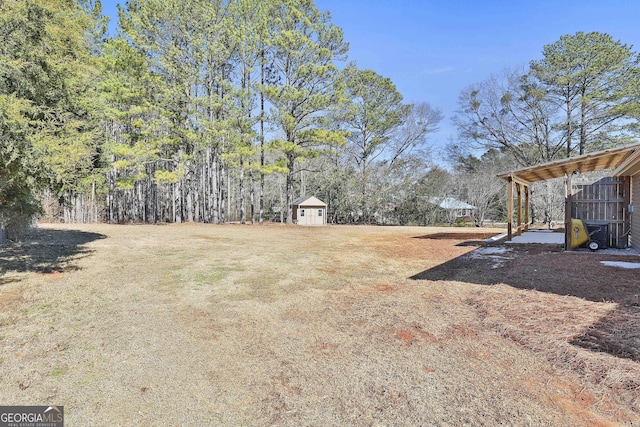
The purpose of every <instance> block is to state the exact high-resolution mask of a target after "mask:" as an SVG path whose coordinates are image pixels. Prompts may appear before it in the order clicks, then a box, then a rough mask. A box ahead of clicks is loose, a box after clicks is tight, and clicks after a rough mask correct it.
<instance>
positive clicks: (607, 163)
mask: <svg viewBox="0 0 640 427" xmlns="http://www.w3.org/2000/svg"><path fill="white" fill-rule="evenodd" d="M637 165H640V144H634V145H628V146H626V147H618V148H611V149H608V150H603V151H595V152H593V153H589V154H585V155H582V156H578V157H570V158H568V159H563V160H556V161H553V162H549V163H543V164H540V165H537V166H531V167H528V168H524V169H518V170H514V171H510V172H505V173H501V174H498V177H499V178H502V179H507V180H508V179H509V178H513V179H518V180H520V181H526V182H537V181H545V180H547V179H553V178H560V177H563V176H565V175H569V174H572V173H573V172H579V173H583V172H594V171H600V170H605V169H615V171H614V173H613V175H624V174H627V173H628V172H629V171H630V170H631V169H632V168H634V169H635V168H637Z"/></svg>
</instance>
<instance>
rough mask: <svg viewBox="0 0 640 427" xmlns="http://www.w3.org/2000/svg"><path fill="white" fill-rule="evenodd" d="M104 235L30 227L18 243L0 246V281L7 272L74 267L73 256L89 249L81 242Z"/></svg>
mask: <svg viewBox="0 0 640 427" xmlns="http://www.w3.org/2000/svg"><path fill="white" fill-rule="evenodd" d="M104 238H106V236H105V235H103V234H99V233H88V232H84V231H76V230H55V229H41V228H34V229H31V230H30V231H29V232H28V233H27V235H26V236H25V237H24V239H23V240H22V241H21V242H18V243H9V244H8V245H4V246H0V285H3V284H6V283H9V282H11V281H12V279H7V278H6V277H3V276H5V275H6V273H9V272H38V273H54V272H65V271H72V270H77V269H78V267H77V266H76V265H74V264H73V261H74V260H77V259H79V258H82V257H85V256H88V255H89V254H90V253H91V252H93V251H92V250H90V249H87V248H86V247H84V246H83V245H84V244H86V243H89V242H92V241H94V240H98V239H104Z"/></svg>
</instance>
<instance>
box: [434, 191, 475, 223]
mask: <svg viewBox="0 0 640 427" xmlns="http://www.w3.org/2000/svg"><path fill="white" fill-rule="evenodd" d="M429 202H430V203H431V204H432V205H436V206H438V207H439V208H440V209H442V210H443V211H444V212H446V214H447V218H448V219H449V222H450V223H453V222H455V221H456V219H457V218H464V219H465V221H467V220H469V221H472V220H473V217H474V215H475V211H476V209H477V208H476V207H475V206H473V205H470V204H469V203H466V202H463V201H461V200H458V199H455V198H453V197H445V198H438V197H432V198H431V199H430V200H429Z"/></svg>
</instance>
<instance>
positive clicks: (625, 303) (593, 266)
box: [411, 244, 640, 362]
mask: <svg viewBox="0 0 640 427" xmlns="http://www.w3.org/2000/svg"><path fill="white" fill-rule="evenodd" d="M601 261H621V262H634V263H636V262H637V263H640V257H638V256H629V255H615V254H599V253H597V252H595V253H589V252H564V251H562V250H561V249H560V247H558V246H554V245H542V244H531V245H505V246H485V247H482V248H479V249H477V250H475V251H473V252H471V253H469V254H465V255H463V256H460V257H457V258H454V259H452V260H449V261H447V262H445V263H443V264H440V265H438V266H436V267H433V268H431V269H429V270H425V271H423V272H421V273H418V274H416V275H414V276H412V277H411V279H413V280H431V281H437V280H445V281H459V282H466V283H474V284H478V285H495V284H499V283H502V284H505V285H509V286H512V287H514V288H518V289H532V290H537V291H540V292H547V293H553V294H557V295H569V296H575V297H578V298H583V299H586V300H589V301H594V302H603V301H606V302H615V303H617V309H616V310H614V311H613V312H612V313H610V314H609V315H608V316H607V317H606V318H603V319H600V321H598V322H597V323H596V324H594V325H592V326H591V327H590V328H589V329H588V330H587V331H585V332H584V334H583V335H581V336H580V337H578V338H576V339H575V340H573V341H572V342H571V344H574V345H576V346H580V347H583V348H587V349H590V350H592V351H598V352H605V353H609V354H612V355H614V356H617V357H622V358H626V359H631V360H634V361H636V362H640V270H638V269H625V268H620V267H616V266H609V265H604V264H602V263H601ZM516 303H518V302H517V301H514V304H516Z"/></svg>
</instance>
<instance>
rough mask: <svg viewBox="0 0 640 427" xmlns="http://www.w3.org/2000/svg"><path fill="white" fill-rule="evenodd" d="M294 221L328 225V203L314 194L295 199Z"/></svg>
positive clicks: (305, 223) (302, 223)
mask: <svg viewBox="0 0 640 427" xmlns="http://www.w3.org/2000/svg"><path fill="white" fill-rule="evenodd" d="M293 223H294V224H298V225H326V224H327V204H326V203H325V202H323V201H322V200H320V199H318V198H316V197H313V196H303V197H300V198H298V199H296V200H294V201H293Z"/></svg>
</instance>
